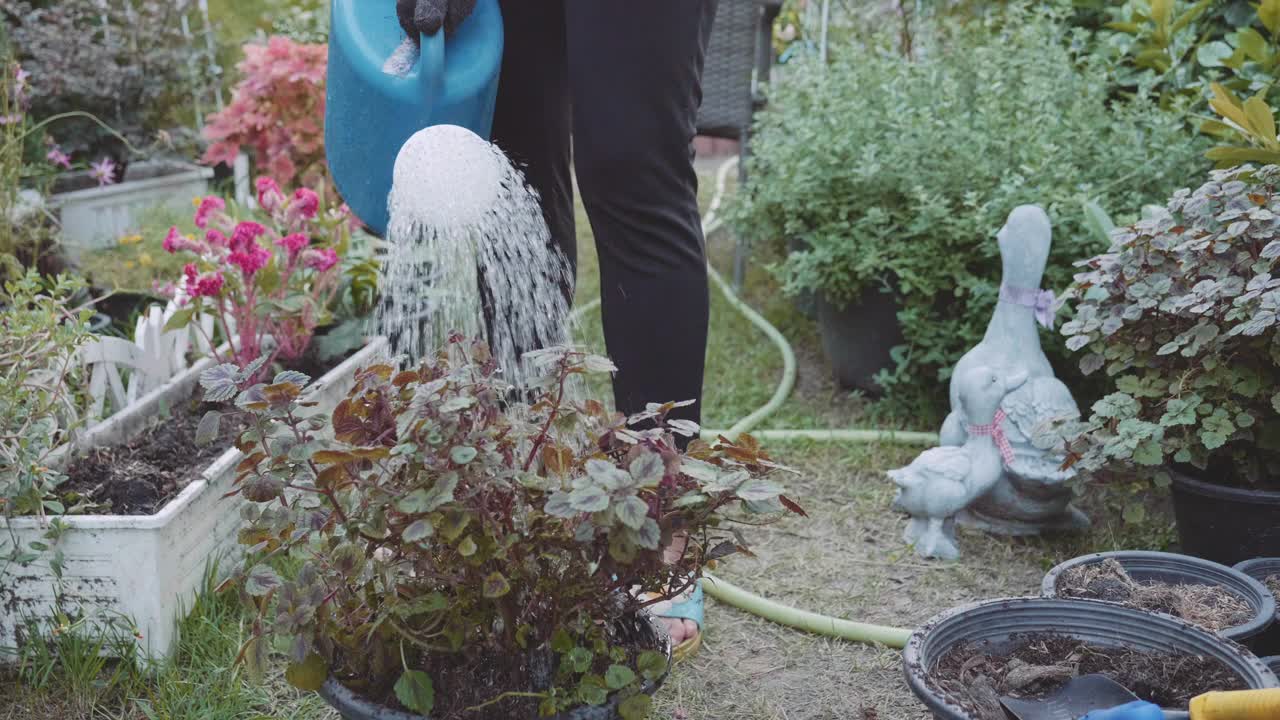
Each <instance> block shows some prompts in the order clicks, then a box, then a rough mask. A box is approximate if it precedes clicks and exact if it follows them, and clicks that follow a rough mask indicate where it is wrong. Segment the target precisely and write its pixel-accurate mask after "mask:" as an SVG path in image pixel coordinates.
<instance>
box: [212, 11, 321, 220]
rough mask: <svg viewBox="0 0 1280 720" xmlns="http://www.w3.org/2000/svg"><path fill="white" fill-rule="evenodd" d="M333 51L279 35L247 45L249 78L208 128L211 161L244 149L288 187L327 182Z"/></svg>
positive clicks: (244, 65)
mask: <svg viewBox="0 0 1280 720" xmlns="http://www.w3.org/2000/svg"><path fill="white" fill-rule="evenodd" d="M327 53H328V49H327V46H325V45H323V44H320V45H308V44H304V43H298V42H294V41H293V40H290V39H289V38H286V37H282V36H279V35H277V36H273V37H271V38H270V39H269V40H268V41H267V43H266V44H265V45H261V44H249V45H246V46H245V47H244V54H245V59H244V61H243V62H241V63H240V64H239V65H238V66H237V69H238V70H239V74H240V77H242V78H244V79H243V80H241V82H240V84H239V85H238V86H237V87H236V90H235V97H234V98H233V99H232V101H231V104H230V105H228V106H227V108H226V109H225V110H223V111H222V112H220V113H218V114H216V115H214V116H213V117H211V118H210V120H209V124H208V125H207V126H206V127H205V130H204V135H205V137H206V138H207V139H208V140H209V141H210V143H211V144H210V146H209V149H208V151H206V152H205V156H204V160H205V162H207V163H210V164H213V163H219V162H232V161H234V160H235V157H236V155H237V154H238V153H240V152H241V150H244V151H247V152H250V153H252V154H253V156H254V160H255V162H256V163H257V166H258V167H260V168H264V169H265V170H266V171H267V172H268V173H269V174H270V175H271V176H272V177H274V178H277V179H278V180H280V181H281V182H284V183H285V184H288V185H293V184H298V183H301V184H306V185H311V186H313V187H319V186H320V184H322V183H327V182H328V171H327V169H326V167H325V163H324V123H323V122H322V118H324V100H325V98H324V92H325V75H326V70H327V62H326V59H327V57H328V54H327ZM330 189H331V188H330ZM264 207H265V205H264Z"/></svg>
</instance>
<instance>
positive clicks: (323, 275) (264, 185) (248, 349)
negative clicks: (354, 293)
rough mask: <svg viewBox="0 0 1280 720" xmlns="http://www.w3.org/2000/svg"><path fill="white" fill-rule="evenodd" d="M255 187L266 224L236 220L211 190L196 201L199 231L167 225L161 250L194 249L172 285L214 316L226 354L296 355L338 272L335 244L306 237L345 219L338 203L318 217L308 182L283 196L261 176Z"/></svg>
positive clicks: (246, 358) (243, 360)
mask: <svg viewBox="0 0 1280 720" xmlns="http://www.w3.org/2000/svg"><path fill="white" fill-rule="evenodd" d="M257 190H258V204H259V206H260V207H261V208H262V210H263V211H264V212H265V213H266V215H268V216H269V217H270V222H269V223H268V224H265V225H264V224H263V223H260V222H255V221H253V220H238V219H236V218H234V217H232V216H231V214H230V213H229V212H228V208H227V203H226V201H224V200H223V199H222V198H219V197H215V196H210V197H206V198H203V199H201V200H199V201H198V202H197V204H196V210H195V215H194V218H193V220H194V222H195V225H196V227H197V228H199V229H200V230H201V231H203V232H204V237H203V238H196V237H191V236H188V235H184V234H183V233H182V232H181V231H180V230H179V229H178V228H177V227H174V228H170V230H169V234H168V235H167V236H166V237H165V239H164V249H165V251H166V252H169V253H172V254H183V253H185V254H190V255H193V256H195V260H194V261H193V262H190V263H187V265H186V266H185V268H184V269H183V277H182V279H181V281H180V282H179V283H178V284H177V285H176V286H173V287H174V289H175V291H176V289H177V288H181V289H182V290H183V294H184V295H185V297H186V298H187V299H188V301H189V302H191V303H193V304H194V305H195V307H196V310H197V311H198V312H210V313H212V314H213V315H214V317H215V318H216V319H217V321H218V322H217V326H218V329H219V331H220V332H221V333H222V335H223V337H224V339H234V341H235V342H234V343H232V347H233V348H234V356H235V357H234V358H233V361H234V362H236V363H238V364H240V365H246V364H248V363H249V362H252V361H253V360H254V359H256V358H257V357H259V356H260V355H261V354H262V353H263V352H271V353H272V356H271V359H274V358H275V357H277V356H278V357H280V358H281V359H283V360H295V359H297V358H298V357H300V356H301V355H302V354H303V353H304V352H305V351H306V349H307V347H308V345H309V344H310V341H311V337H312V335H313V334H314V332H315V327H316V323H317V320H318V318H319V317H320V316H321V315H322V314H323V313H324V312H325V308H326V307H327V305H328V303H329V301H330V300H331V299H332V297H333V294H334V293H335V292H336V291H337V288H338V285H339V275H340V268H339V257H338V252H337V250H336V249H334V248H332V247H325V246H324V245H323V244H318V243H317V242H316V241H315V240H313V238H321V237H324V236H325V235H326V233H327V232H328V230H327V228H328V225H331V224H333V223H345V222H349V219H348V217H347V214H346V212H345V210H339V211H337V212H332V211H331V212H330V213H329V214H328V215H327V216H323V217H322V212H321V200H320V196H319V195H318V194H317V193H315V192H314V191H312V190H310V189H308V188H301V189H299V190H298V191H296V192H294V193H293V194H292V195H290V194H288V193H285V192H284V191H283V190H281V188H280V186H279V184H277V183H276V182H275V181H274V180H272V179H271V178H267V177H263V178H260V179H259V180H258V182H257ZM299 298H301V299H302V301H301V302H299V300H298V299H299ZM264 307H270V311H269V312H264V311H263V310H264ZM195 327H199V325H198V324H196V325H195ZM198 331H200V330H198ZM208 340H209V341H210V345H211V346H214V347H216V346H217V343H214V342H213V338H208ZM219 360H223V358H219Z"/></svg>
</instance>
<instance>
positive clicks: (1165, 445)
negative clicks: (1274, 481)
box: [1059, 166, 1280, 486]
mask: <svg viewBox="0 0 1280 720" xmlns="http://www.w3.org/2000/svg"><path fill="white" fill-rule="evenodd" d="M1278 181H1280V167H1276V166H1268V167H1265V168H1263V169H1261V170H1256V171H1255V170H1253V169H1252V168H1250V167H1242V168H1238V169H1234V170H1220V171H1215V172H1214V173H1213V174H1212V176H1211V179H1210V180H1209V182H1207V183H1205V184H1204V185H1202V186H1200V187H1199V188H1198V189H1196V190H1195V191H1191V190H1179V191H1178V192H1177V193H1175V194H1174V195H1173V197H1172V198H1171V199H1170V200H1169V202H1168V205H1167V207H1166V208H1165V209H1164V210H1163V211H1162V212H1157V213H1152V215H1151V216H1150V217H1149V218H1147V219H1144V220H1142V221H1140V222H1138V223H1136V224H1134V225H1131V226H1129V227H1125V228H1122V229H1119V230H1116V231H1115V232H1114V233H1113V235H1112V238H1113V244H1112V246H1111V248H1110V250H1108V251H1107V252H1105V253H1102V254H1100V255H1097V256H1095V257H1093V258H1091V259H1089V260H1087V261H1084V262H1083V263H1081V264H1082V266H1083V267H1084V272H1082V273H1081V274H1079V275H1077V276H1076V283H1075V285H1074V286H1073V287H1072V288H1071V290H1070V291H1069V293H1068V295H1067V298H1068V300H1069V301H1071V302H1074V303H1076V317H1075V318H1074V319H1073V320H1071V321H1070V322H1068V323H1067V324H1066V325H1064V326H1063V328H1062V332H1063V334H1064V335H1066V336H1068V338H1069V339H1068V341H1067V346H1068V347H1069V348H1070V349H1072V350H1073V351H1078V352H1080V353H1082V357H1081V358H1080V360H1079V363H1080V368H1081V370H1082V371H1083V372H1084V373H1086V374H1093V373H1097V372H1099V371H1102V372H1104V373H1105V375H1106V377H1107V379H1108V381H1109V382H1110V383H1111V384H1112V386H1113V388H1114V392H1112V393H1111V394H1109V395H1107V396H1106V397H1104V398H1102V399H1101V400H1099V401H1098V402H1097V403H1096V404H1094V405H1093V408H1092V413H1091V414H1090V416H1089V417H1088V418H1086V419H1085V420H1083V421H1081V422H1080V423H1073V424H1071V425H1068V426H1065V427H1063V428H1060V429H1059V432H1061V433H1062V436H1063V437H1064V438H1066V439H1067V440H1069V441H1070V442H1071V443H1072V450H1073V452H1072V455H1071V461H1072V462H1074V463H1076V464H1077V465H1078V467H1079V468H1081V469H1084V470H1087V471H1099V470H1102V469H1104V468H1124V469H1127V470H1132V471H1136V473H1137V474H1138V475H1140V476H1145V477H1150V478H1154V479H1156V480H1157V481H1158V482H1160V483H1161V484H1164V483H1167V482H1168V481H1169V474H1168V469H1169V467H1170V466H1177V465H1184V466H1190V467H1194V468H1197V469H1199V470H1200V471H1204V470H1206V469H1212V472H1211V473H1208V474H1207V475H1206V478H1207V479H1210V480H1214V481H1217V482H1224V483H1228V484H1240V485H1245V486H1250V485H1253V486H1256V485H1258V484H1262V483H1266V482H1270V478H1273V477H1275V473H1276V471H1277V470H1280V421H1277V413H1278V412H1280V332H1277V328H1276V323H1277V318H1278V317H1280V278H1277V277H1273V275H1280V273H1278V272H1277V264H1278V263H1280V260H1278V259H1280V235H1277V229H1278V227H1280V220H1278V219H1277V214H1278V213H1280V194H1277V190H1276V188H1277V183H1278Z"/></svg>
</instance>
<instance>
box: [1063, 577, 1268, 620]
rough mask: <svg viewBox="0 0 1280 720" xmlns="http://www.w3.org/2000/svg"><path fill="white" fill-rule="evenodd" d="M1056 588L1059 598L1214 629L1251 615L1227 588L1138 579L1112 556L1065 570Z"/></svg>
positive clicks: (1246, 603) (1246, 604)
mask: <svg viewBox="0 0 1280 720" xmlns="http://www.w3.org/2000/svg"><path fill="white" fill-rule="evenodd" d="M1057 590H1058V594H1059V595H1060V596H1062V597H1070V598H1082V599H1086V600H1106V601H1108V602H1116V603H1120V604H1122V605H1127V606H1128V607H1131V608H1136V609H1138V610H1147V611H1150V612H1161V613H1165V614H1167V615H1172V616H1174V617H1177V618H1181V619H1183V620H1186V621H1187V622H1189V623H1193V624H1195V625H1199V626H1200V627H1203V628H1206V629H1208V630H1213V631H1218V630H1225V629H1226V628H1231V627H1236V626H1238V625H1243V624H1244V623H1247V622H1249V621H1250V620H1252V619H1253V617H1254V610H1253V608H1252V607H1250V605H1249V603H1248V602H1246V601H1245V600H1244V598H1242V597H1240V596H1239V595H1236V594H1235V593H1233V592H1231V591H1230V590H1228V589H1227V588H1224V587H1221V586H1218V585H1199V584H1173V583H1162V582H1138V581H1136V580H1134V579H1133V578H1132V577H1130V576H1129V573H1127V572H1125V569H1124V567H1123V566H1121V565H1120V563H1118V562H1116V561H1115V560H1113V559H1107V560H1104V561H1102V562H1100V563H1089V564H1085V565H1078V566H1076V567H1073V568H1070V569H1068V570H1067V571H1066V572H1064V573H1062V576H1061V577H1059V578H1058V585H1057Z"/></svg>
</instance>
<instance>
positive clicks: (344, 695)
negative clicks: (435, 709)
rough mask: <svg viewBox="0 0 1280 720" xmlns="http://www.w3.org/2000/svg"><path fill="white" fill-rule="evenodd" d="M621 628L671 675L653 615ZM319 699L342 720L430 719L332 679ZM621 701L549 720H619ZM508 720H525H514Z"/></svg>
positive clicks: (646, 689) (615, 698)
mask: <svg viewBox="0 0 1280 720" xmlns="http://www.w3.org/2000/svg"><path fill="white" fill-rule="evenodd" d="M620 628H621V629H623V630H624V632H626V633H627V634H630V635H631V636H632V637H634V638H636V639H637V640H638V641H639V642H641V643H643V645H644V646H645V647H652V648H654V649H656V650H658V651H659V652H661V653H662V654H664V655H666V656H667V672H670V670H671V639H670V638H669V637H668V636H667V631H666V630H665V629H664V628H663V627H662V624H661V623H659V622H657V621H656V620H655V619H654V617H653V616H652V615H650V614H649V613H648V612H644V611H641V612H638V613H636V614H635V616H633V617H632V618H631V619H630V621H626V620H624V621H623V622H622V623H620ZM666 679H667V673H666V672H664V673H663V674H662V677H660V678H658V679H657V680H654V681H647V680H646V681H645V683H644V684H643V685H642V686H641V687H640V692H641V693H643V694H645V695H649V696H651V697H652V696H653V694H654V693H656V692H658V689H659V688H661V687H662V683H663V682H664V681H665V680H666ZM500 692H501V691H500V690H498V691H495V693H494V694H495V695H497V694H499V693H500ZM320 697H322V698H324V700H325V702H327V703H329V705H331V706H332V707H333V708H334V709H335V710H337V711H338V714H339V715H341V716H342V718H343V720H430V718H429V717H424V716H422V715H414V714H411V713H406V712H402V711H399V710H393V709H391V708H387V707H383V706H381V705H378V704H377V703H373V702H370V701H368V700H365V699H364V698H362V697H360V696H358V695H356V694H355V693H354V692H352V691H350V690H348V689H347V688H345V687H343V686H342V684H341V683H339V682H338V681H337V680H335V679H334V678H333V677H330V678H329V679H328V680H326V681H325V684H324V686H323V687H321V688H320ZM622 699H623V698H621V697H620V696H619V695H618V694H616V693H615V694H613V695H611V696H609V699H608V700H607V701H606V702H605V704H603V705H595V706H590V705H589V706H583V707H579V708H574V709H572V710H568V711H566V712H563V713H560V714H559V715H555V716H553V717H552V718H551V720H621V716H620V715H618V703H619V702H621V701H622ZM511 720H526V719H525V718H516V717H513V718H511ZM527 720H538V718H536V716H530V717H529V718H527ZM544 720H545V719H544Z"/></svg>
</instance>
